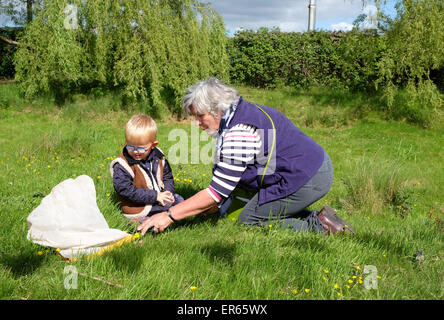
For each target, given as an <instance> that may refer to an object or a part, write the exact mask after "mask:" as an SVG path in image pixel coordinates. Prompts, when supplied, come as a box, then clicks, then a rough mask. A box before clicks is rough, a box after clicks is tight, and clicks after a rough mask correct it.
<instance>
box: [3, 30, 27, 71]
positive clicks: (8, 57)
mask: <svg viewBox="0 0 444 320" xmlns="http://www.w3.org/2000/svg"><path fill="white" fill-rule="evenodd" d="M21 32H22V28H11V27H6V28H0V35H1V36H3V37H5V38H7V39H11V40H16V39H17V37H18V36H19V34H20V33H21ZM16 49H17V48H16V46H13V45H10V44H8V43H6V42H4V41H0V79H2V78H7V79H11V78H14V74H15V67H14V62H13V59H14V54H15V52H16Z"/></svg>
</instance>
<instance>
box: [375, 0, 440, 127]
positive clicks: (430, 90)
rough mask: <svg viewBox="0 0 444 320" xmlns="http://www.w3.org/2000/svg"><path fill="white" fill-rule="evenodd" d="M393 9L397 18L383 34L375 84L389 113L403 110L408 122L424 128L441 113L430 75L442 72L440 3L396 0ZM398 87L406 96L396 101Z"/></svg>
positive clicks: (437, 91) (430, 0)
mask: <svg viewBox="0 0 444 320" xmlns="http://www.w3.org/2000/svg"><path fill="white" fill-rule="evenodd" d="M380 2H384V0H381V1H380ZM396 9H397V16H396V17H395V18H394V19H393V20H392V21H390V22H389V28H388V30H387V31H386V33H385V37H386V46H387V50H386V53H385V54H384V56H383V58H382V59H381V61H380V62H379V69H380V78H379V80H378V81H377V85H378V86H380V87H382V89H383V91H384V92H385V98H386V102H387V105H388V107H389V108H391V109H392V110H390V111H391V112H392V113H397V112H399V111H400V110H395V109H397V108H398V109H399V108H403V109H404V110H402V114H404V115H406V117H407V118H408V120H413V121H414V122H419V123H422V124H423V125H425V126H428V125H430V124H431V122H432V120H433V118H434V117H436V115H437V114H439V113H441V112H442V110H443V101H442V98H441V94H440V92H439V89H438V88H437V86H436V85H435V83H434V82H433V81H432V79H431V72H432V71H435V72H443V71H444V24H443V23H442V19H443V17H444V2H443V1H442V0H397V3H396ZM441 79H442V76H441ZM399 87H403V88H405V91H406V93H407V97H406V98H404V99H401V102H397V101H396V100H397V99H399V98H400V97H399V95H398V93H399V90H398V88H399Z"/></svg>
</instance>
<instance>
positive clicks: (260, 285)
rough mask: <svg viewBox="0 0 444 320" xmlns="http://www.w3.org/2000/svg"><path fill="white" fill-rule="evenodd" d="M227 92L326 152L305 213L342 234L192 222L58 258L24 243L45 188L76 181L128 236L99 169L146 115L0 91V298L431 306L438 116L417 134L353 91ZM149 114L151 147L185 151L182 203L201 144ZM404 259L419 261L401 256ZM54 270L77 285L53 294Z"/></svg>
mask: <svg viewBox="0 0 444 320" xmlns="http://www.w3.org/2000/svg"><path fill="white" fill-rule="evenodd" d="M240 92H241V94H242V95H243V97H244V98H245V99H246V100H250V101H253V102H255V103H258V104H265V105H268V106H271V107H274V108H277V109H279V110H281V111H282V112H284V113H285V114H287V115H288V116H289V117H290V119H291V120H292V121H293V122H294V123H295V124H296V125H298V126H299V127H300V128H301V129H302V130H303V131H304V132H305V133H306V134H308V135H309V136H311V137H312V138H314V139H315V140H316V141H317V142H318V143H319V144H321V145H322V146H323V147H324V148H325V150H326V151H327V152H328V153H329V154H330V156H331V158H332V160H333V164H334V170H335V182H334V184H333V187H332V190H331V191H330V192H329V194H328V195H327V196H326V197H325V198H323V199H321V200H320V201H319V202H318V203H316V204H314V205H313V209H320V208H321V207H322V206H323V205H326V204H328V205H330V206H332V207H334V208H336V209H337V210H338V215H339V216H340V217H341V218H343V219H345V220H346V221H347V222H349V223H350V225H351V226H353V228H354V229H355V231H356V234H355V235H354V236H350V235H346V236H341V235H335V236H330V237H326V236H323V235H319V234H311V233H292V232H290V231H287V230H282V229H279V228H278V227H277V226H275V225H273V224H270V225H268V226H267V227H265V228H254V227H246V226H242V225H240V224H238V223H237V222H236V221H233V220H231V219H229V218H222V219H219V218H218V217H217V216H206V217H203V216H198V217H195V218H190V219H187V220H186V221H180V222H179V223H177V224H175V225H172V226H171V227H170V228H169V229H168V230H167V231H166V232H164V233H162V234H160V235H156V236H153V235H151V234H148V235H146V236H145V237H143V238H139V239H137V241H134V242H132V243H130V244H126V245H123V246H121V247H119V248H116V249H114V250H113V251H111V252H108V253H105V254H104V255H103V256H101V257H97V258H94V259H79V260H78V261H76V262H72V263H67V262H65V261H64V260H63V259H61V258H60V257H59V256H57V255H56V254H54V252H53V249H52V248H44V247H41V246H39V245H36V244H34V243H32V242H30V241H28V240H27V239H26V234H27V230H28V228H27V223H26V218H27V217H28V215H29V214H30V213H31V212H32V210H33V209H34V208H36V207H37V206H38V205H39V203H40V202H41V200H42V198H43V197H44V196H46V195H47V194H49V192H50V191H51V189H52V188H53V187H54V186H55V185H57V184H58V183H60V182H62V181H63V180H65V179H68V178H75V177H77V176H79V175H82V174H86V175H88V176H90V177H91V178H92V179H93V180H94V183H95V188H96V192H97V204H98V207H99V209H100V211H101V212H102V214H103V215H104V217H105V219H106V220H107V222H108V224H109V226H110V227H111V228H117V229H121V230H129V229H130V227H129V226H128V224H127V223H126V222H125V220H124V218H123V217H122V216H121V213H120V210H119V206H118V203H117V200H116V195H115V192H114V189H113V186H112V180H111V176H110V174H109V163H110V162H111V160H112V159H113V158H114V157H116V156H118V155H119V153H120V151H121V148H122V146H123V143H124V137H123V127H124V125H125V123H126V121H127V120H128V119H129V117H130V116H131V115H132V114H133V113H135V112H138V111H140V110H141V108H147V107H146V106H143V105H129V106H125V107H122V106H121V105H120V101H119V99H117V98H116V97H114V96H106V95H104V96H99V97H90V96H84V95H76V96H75V97H74V98H73V99H72V101H69V102H66V103H65V104H64V105H63V106H55V105H54V103H53V102H52V101H51V99H49V98H40V99H36V100H35V101H33V102H26V101H24V100H22V99H21V98H20V97H19V95H18V92H17V87H16V85H14V84H6V85H0V199H1V209H2V210H1V212H0V216H1V221H2V222H1V224H0V243H1V246H0V298H1V299H205V300H207V299H208V300H213V299H216V300H217V299H273V300H279V299H282V300H302V299H402V300H404V299H443V298H444V291H443V290H444V285H443V279H444V273H443V270H444V268H443V260H442V259H443V257H444V250H443V242H444V241H443V240H444V237H443V232H444V222H443V218H444V201H443V200H444V197H443V187H444V170H443V168H444V165H443V161H442V159H443V157H444V152H443V148H442V143H443V137H444V130H443V126H442V121H440V120H439V121H437V124H436V125H435V126H434V127H432V128H429V129H423V128H420V127H418V126H416V125H412V124H409V123H406V122H403V121H391V120H387V119H385V118H384V116H383V114H381V113H380V112H379V111H378V108H377V107H375V102H374V100H373V99H372V98H371V97H365V96H364V95H353V94H345V93H344V94H337V95H336V94H335V93H334V92H330V91H326V90H324V91H322V90H311V91H307V92H301V91H292V90H289V89H280V90H277V89H276V90H259V89H254V88H248V87H241V88H240ZM145 110H149V109H145ZM159 117H162V119H163V120H162V119H160V118H158V120H157V121H158V127H159V136H158V140H159V141H160V145H159V146H160V147H161V148H162V150H163V151H164V152H165V153H166V154H167V155H168V157H169V158H174V157H175V156H177V154H176V153H175V152H173V151H174V150H176V149H175V146H177V143H178V141H179V140H178V139H179V136H177V135H176V134H174V133H180V132H185V133H187V139H188V140H187V142H188V143H186V145H187V148H188V150H189V152H188V154H189V155H188V154H185V155H182V156H181V157H180V159H181V160H182V162H183V163H180V162H179V161H173V162H174V163H173V164H172V169H173V173H174V176H175V181H176V191H177V192H178V193H180V194H181V195H183V196H184V197H185V198H186V197H190V196H191V195H193V194H194V193H195V192H197V191H199V190H201V189H203V188H205V187H206V186H208V184H209V182H210V181H211V164H209V163H200V162H198V163H195V162H196V161H192V159H196V155H194V156H192V155H191V154H190V153H191V152H192V150H194V151H195V150H196V143H197V142H199V146H200V147H199V148H197V150H198V151H199V152H200V159H201V160H202V157H203V156H205V154H206V153H208V152H207V151H208V150H210V149H211V148H210V147H211V145H210V144H209V141H206V140H205V137H204V136H201V135H197V136H196V135H195V134H194V133H193V132H194V131H193V130H195V128H193V127H191V125H190V121H191V119H182V120H180V121H177V120H175V119H174V118H173V117H168V115H165V114H160V115H159ZM174 130H175V131H174ZM198 133H199V134H200V132H198ZM193 148H194V149H193ZM194 151H193V152H194ZM193 157H194V158H193ZM418 250H423V252H424V261H423V262H422V263H418V262H417V261H416V260H415V259H414V258H413V256H414V254H415V253H416V252H417V251H418ZM66 266H74V267H75V268H76V270H77V271H78V273H79V276H78V286H77V288H73V289H69V290H67V289H66V288H65V286H64V281H65V279H66V277H67V273H65V272H64V270H65V267H66ZM368 270H371V271H370V273H368V272H369V271H368ZM365 272H367V273H365ZM370 278H371V279H374V280H375V282H374V283H373V285H372V286H371V287H369V286H368V285H367V286H366V285H365V284H366V283H367V284H368V281H369V279H370ZM366 287H367V289H366Z"/></svg>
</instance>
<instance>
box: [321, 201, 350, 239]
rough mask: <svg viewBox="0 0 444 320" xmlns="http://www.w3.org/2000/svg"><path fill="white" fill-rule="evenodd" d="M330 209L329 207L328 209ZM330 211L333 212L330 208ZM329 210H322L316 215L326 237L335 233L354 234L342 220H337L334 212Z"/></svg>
mask: <svg viewBox="0 0 444 320" xmlns="http://www.w3.org/2000/svg"><path fill="white" fill-rule="evenodd" d="M328 208H330V207H328ZM330 209H331V210H334V209H333V208H330ZM330 209H325V207H324V208H322V210H321V211H319V213H318V214H317V217H318V218H319V220H320V221H321V224H322V227H323V228H324V233H326V234H327V235H330V233H332V234H336V233H341V234H344V233H352V234H354V233H355V232H354V230H353V228H352V227H350V225H349V224H348V223H347V222H345V221H344V220H342V219H340V218H338V217H337V216H336V214H334V213H336V210H334V213H333V212H332V211H331V210H330Z"/></svg>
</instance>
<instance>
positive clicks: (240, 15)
mask: <svg viewBox="0 0 444 320" xmlns="http://www.w3.org/2000/svg"><path fill="white" fill-rule="evenodd" d="M201 1H202V2H209V3H210V4H211V7H212V8H213V9H215V10H216V11H217V12H218V13H219V14H220V15H221V16H222V18H223V19H224V22H225V28H226V29H227V34H228V35H229V36H232V35H233V34H234V33H235V32H236V31H237V30H239V29H241V28H243V29H253V30H257V29H258V28H260V27H267V28H272V27H279V28H280V30H281V31H285V32H291V31H296V32H304V31H306V30H307V28H308V4H309V0H201ZM395 1H396V0H386V6H385V8H384V12H385V13H386V14H389V15H391V16H393V15H394V14H395V13H396V11H395V10H394V8H393V5H394V3H395ZM375 10H376V8H375V6H374V4H373V3H372V2H371V0H367V1H366V5H365V6H363V2H362V0H316V20H315V29H316V30H332V31H334V30H343V31H348V30H350V29H351V27H352V23H353V21H354V20H355V19H356V18H357V16H358V15H360V14H361V13H367V14H368V13H371V12H373V11H375ZM5 25H11V22H8V21H7V19H6V17H4V16H1V15H0V27H2V26H5Z"/></svg>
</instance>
